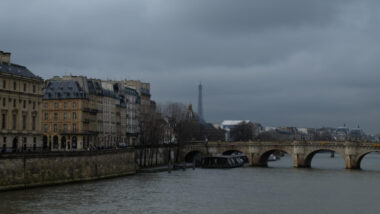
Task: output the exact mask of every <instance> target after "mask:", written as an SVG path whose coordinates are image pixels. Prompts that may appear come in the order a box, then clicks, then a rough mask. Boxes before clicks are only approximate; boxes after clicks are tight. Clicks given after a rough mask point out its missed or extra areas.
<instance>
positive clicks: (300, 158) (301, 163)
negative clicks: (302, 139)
mask: <svg viewBox="0 0 380 214" xmlns="http://www.w3.org/2000/svg"><path fill="white" fill-rule="evenodd" d="M292 159H293V166H294V168H310V167H311V166H310V163H307V161H306V158H305V157H304V155H302V154H294V155H293V157H292Z"/></svg>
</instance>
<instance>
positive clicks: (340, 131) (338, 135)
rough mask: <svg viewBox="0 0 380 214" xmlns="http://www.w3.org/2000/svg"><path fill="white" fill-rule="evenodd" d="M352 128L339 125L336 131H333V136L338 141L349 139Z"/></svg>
mask: <svg viewBox="0 0 380 214" xmlns="http://www.w3.org/2000/svg"><path fill="white" fill-rule="evenodd" d="M349 132H350V129H349V128H348V127H346V126H344V127H338V128H337V129H336V130H335V131H334V132H333V137H334V140H336V141H346V140H348V138H349V136H348V134H349Z"/></svg>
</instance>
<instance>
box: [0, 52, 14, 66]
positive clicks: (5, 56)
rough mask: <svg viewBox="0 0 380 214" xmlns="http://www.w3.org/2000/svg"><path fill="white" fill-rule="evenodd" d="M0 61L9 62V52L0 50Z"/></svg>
mask: <svg viewBox="0 0 380 214" xmlns="http://www.w3.org/2000/svg"><path fill="white" fill-rule="evenodd" d="M0 62H1V63H8V64H10V63H11V53H9V52H3V51H0Z"/></svg>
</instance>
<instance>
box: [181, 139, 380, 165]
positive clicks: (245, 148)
mask: <svg viewBox="0 0 380 214" xmlns="http://www.w3.org/2000/svg"><path fill="white" fill-rule="evenodd" d="M234 151H238V152H242V153H244V154H245V155H246V156H247V158H248V160H249V165H250V166H267V165H268V158H269V156H270V155H271V154H273V153H274V152H276V151H281V152H285V153H287V154H289V155H290V157H291V158H292V160H293V166H294V167H296V168H310V167H311V161H312V159H313V157H314V155H315V154H316V153H318V152H321V151H333V152H335V153H337V154H339V155H340V156H341V157H342V158H343V159H344V162H345V164H346V169H360V163H361V160H362V159H363V157H364V156H365V155H367V154H368V153H371V152H380V143H367V142H365V143H363V142H335V141H334V142H333V141H292V142H208V143H190V144H186V145H184V146H181V148H180V154H179V158H180V160H182V161H186V160H189V159H191V158H192V157H194V155H201V156H207V155H218V154H231V153H232V152H234Z"/></svg>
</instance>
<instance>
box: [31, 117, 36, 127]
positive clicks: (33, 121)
mask: <svg viewBox="0 0 380 214" xmlns="http://www.w3.org/2000/svg"><path fill="white" fill-rule="evenodd" d="M32 130H33V131H34V130H36V116H33V117H32Z"/></svg>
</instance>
